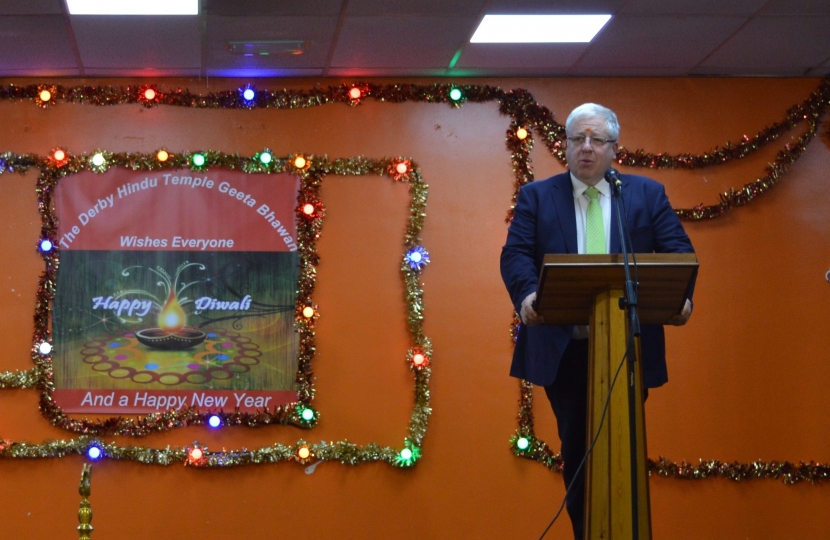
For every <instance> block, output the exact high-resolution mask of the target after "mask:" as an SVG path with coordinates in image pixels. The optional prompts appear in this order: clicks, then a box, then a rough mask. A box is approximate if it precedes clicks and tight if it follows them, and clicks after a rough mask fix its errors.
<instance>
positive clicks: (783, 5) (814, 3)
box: [763, 0, 830, 15]
mask: <svg viewBox="0 0 830 540" xmlns="http://www.w3.org/2000/svg"><path fill="white" fill-rule="evenodd" d="M763 14H764V15H820V14H822V15H830V2H828V1H827V0H772V2H770V3H769V5H768V6H767V7H766V9H765V10H764V12H763Z"/></svg>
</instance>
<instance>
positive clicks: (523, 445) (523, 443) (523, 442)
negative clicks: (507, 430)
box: [516, 437, 530, 450]
mask: <svg viewBox="0 0 830 540" xmlns="http://www.w3.org/2000/svg"><path fill="white" fill-rule="evenodd" d="M529 446H530V441H529V440H528V438H527V437H519V438H518V439H517V440H516V448H518V449H519V450H527V449H528V447H529Z"/></svg>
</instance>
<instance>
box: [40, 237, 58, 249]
mask: <svg viewBox="0 0 830 540" xmlns="http://www.w3.org/2000/svg"><path fill="white" fill-rule="evenodd" d="M53 247H55V246H54V245H52V241H51V240H49V239H48V238H44V239H43V240H41V241H40V251H42V252H43V253H49V252H50V251H52V248H53Z"/></svg>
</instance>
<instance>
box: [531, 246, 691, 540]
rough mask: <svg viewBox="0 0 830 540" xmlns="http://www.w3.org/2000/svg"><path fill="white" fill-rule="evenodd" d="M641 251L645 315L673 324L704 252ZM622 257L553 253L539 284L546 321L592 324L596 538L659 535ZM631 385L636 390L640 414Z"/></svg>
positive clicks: (590, 506) (589, 507)
mask: <svg viewBox="0 0 830 540" xmlns="http://www.w3.org/2000/svg"><path fill="white" fill-rule="evenodd" d="M629 257H631V256H629ZM635 257H636V260H637V271H636V274H635V275H632V279H633V280H634V281H636V282H638V283H639V287H638V289H639V308H640V309H639V313H640V320H641V321H642V323H643V324H666V323H668V322H669V320H670V319H671V317H672V316H673V315H675V314H677V313H680V311H681V310H682V308H683V305H684V303H685V297H686V290H687V289H688V286H689V284H690V283H691V281H692V280H693V279H694V277H695V274H696V272H697V267H698V264H697V258H696V257H695V255H694V254H691V253H689V254H685V253H684V254H653V253H649V254H638V255H635ZM633 258H634V257H632V260H633ZM622 261H623V259H622V256H621V255H546V256H545V260H544V266H543V268H542V272H541V276H540V279H539V287H538V289H537V304H536V311H537V312H538V313H540V314H541V315H542V316H543V317H544V318H545V323H546V324H590V338H589V339H590V343H589V349H590V353H589V354H590V368H589V369H590V371H589V376H588V385H589V387H588V415H587V416H588V425H587V430H586V431H587V436H588V440H587V445H590V444H591V441H592V440H593V438H594V436H596V437H597V440H596V443H595V444H594V447H593V450H592V452H591V455H590V456H589V458H588V460H587V468H586V489H585V534H586V538H587V539H589V540H600V539H602V540H628V539H634V538H636V539H638V540H648V539H650V538H651V513H650V508H649V495H648V475H647V469H646V455H647V454H646V437H645V417H644V414H643V398H642V395H643V385H642V373H641V371H642V370H641V366H640V362H639V343H637V344H636V346H635V347H634V351H635V353H636V356H637V359H636V360H637V361H636V363H635V364H634V370H633V371H631V372H629V371H628V370H627V369H626V365H625V362H624V358H625V357H626V349H627V346H626V345H627V343H626V340H627V335H628V328H627V327H628V321H627V318H626V313H625V311H623V310H622V309H621V308H620V304H619V299H620V297H622V296H623V289H624V286H625V272H624V269H623V264H622ZM632 270H633V269H632ZM617 373H619V375H617ZM615 376H616V378H617V381H616V383H613V381H614V378H615ZM612 383H613V389H611V387H612ZM629 385H630V386H633V391H634V400H633V407H634V414H633V415H632V414H631V413H630V405H629V402H630V400H629ZM609 391H610V393H609ZM606 402H607V407H608V410H607V411H605V408H606ZM603 411H605V419H604V420H602V417H603ZM632 418H633V422H634V429H633V432H634V433H635V436H634V439H635V440H634V441H633V442H634V444H632V441H631V433H632V429H631V423H630V422H631V419H632ZM587 445H586V447H587ZM632 454H633V456H632ZM632 457H633V459H632ZM635 468H636V474H632V471H633V470H634V469H635ZM635 501H636V503H635Z"/></svg>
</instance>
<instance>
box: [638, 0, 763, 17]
mask: <svg viewBox="0 0 830 540" xmlns="http://www.w3.org/2000/svg"><path fill="white" fill-rule="evenodd" d="M768 2H769V0H729V1H728V2H724V0H695V1H694V2H690V1H689V0H631V2H630V3H628V4H626V6H625V9H624V10H623V13H625V14H627V15H628V14H632V15H633V14H638V15H745V16H749V15H754V14H755V13H757V12H758V10H760V9H761V8H762V7H764V5H765V4H767V3H768Z"/></svg>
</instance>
